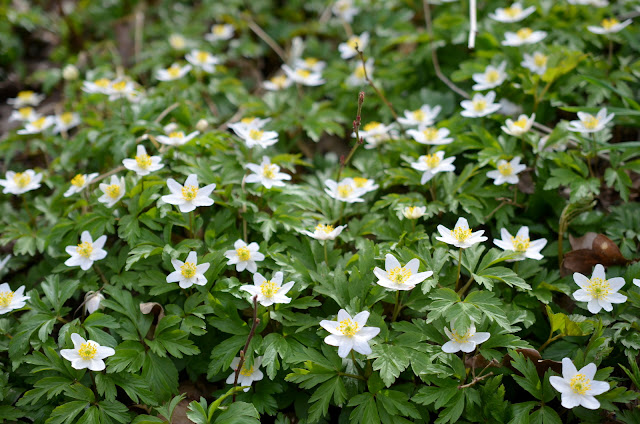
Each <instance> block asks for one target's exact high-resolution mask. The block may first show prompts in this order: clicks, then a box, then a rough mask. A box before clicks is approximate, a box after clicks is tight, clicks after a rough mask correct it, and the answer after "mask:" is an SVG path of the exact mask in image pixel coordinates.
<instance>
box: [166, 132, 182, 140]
mask: <svg viewBox="0 0 640 424" xmlns="http://www.w3.org/2000/svg"><path fill="white" fill-rule="evenodd" d="M169 138H179V139H183V138H184V133H183V132H182V131H172V132H170V133H169Z"/></svg>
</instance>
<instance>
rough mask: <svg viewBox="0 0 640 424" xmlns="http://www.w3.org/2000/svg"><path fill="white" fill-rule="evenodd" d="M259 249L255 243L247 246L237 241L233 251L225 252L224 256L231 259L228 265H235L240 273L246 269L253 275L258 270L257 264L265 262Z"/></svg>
mask: <svg viewBox="0 0 640 424" xmlns="http://www.w3.org/2000/svg"><path fill="white" fill-rule="evenodd" d="M259 249H260V246H259V245H258V243H256V242H255V241H254V242H253V243H249V244H247V243H245V242H244V241H243V240H236V242H235V243H234V244H233V250H227V251H226V252H224V256H225V257H226V258H227V259H229V262H227V265H235V266H236V271H238V272H240V271H244V270H245V269H246V270H247V271H249V272H250V273H252V274H253V273H254V272H256V271H257V270H258V265H256V262H261V261H263V260H264V255H263V254H262V253H260V252H259V251H258V250H259Z"/></svg>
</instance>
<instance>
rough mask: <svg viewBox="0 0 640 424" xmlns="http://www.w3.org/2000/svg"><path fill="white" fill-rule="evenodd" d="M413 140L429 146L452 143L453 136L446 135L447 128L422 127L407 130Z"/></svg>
mask: <svg viewBox="0 0 640 424" xmlns="http://www.w3.org/2000/svg"><path fill="white" fill-rule="evenodd" d="M407 134H408V135H410V136H411V137H412V138H413V139H414V140H415V141H417V142H418V143H420V144H426V145H429V146H440V145H443V144H449V143H453V138H451V137H447V136H448V135H449V134H450V131H449V130H448V129H447V128H436V127H423V128H419V129H417V130H407Z"/></svg>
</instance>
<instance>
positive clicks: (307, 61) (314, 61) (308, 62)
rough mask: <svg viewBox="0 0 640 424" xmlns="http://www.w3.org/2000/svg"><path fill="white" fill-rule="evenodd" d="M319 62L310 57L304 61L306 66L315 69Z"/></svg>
mask: <svg viewBox="0 0 640 424" xmlns="http://www.w3.org/2000/svg"><path fill="white" fill-rule="evenodd" d="M318 62H320V61H319V60H318V59H316V58H315V57H308V58H306V59H305V60H304V63H305V65H307V66H310V67H313V66H314V65H316V64H317V63H318Z"/></svg>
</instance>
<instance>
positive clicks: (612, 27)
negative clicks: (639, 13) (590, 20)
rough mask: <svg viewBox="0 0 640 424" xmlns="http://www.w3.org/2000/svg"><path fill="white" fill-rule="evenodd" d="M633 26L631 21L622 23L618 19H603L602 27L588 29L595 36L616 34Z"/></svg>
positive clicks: (589, 27)
mask: <svg viewBox="0 0 640 424" xmlns="http://www.w3.org/2000/svg"><path fill="white" fill-rule="evenodd" d="M628 25H631V19H627V20H626V21H623V22H620V21H618V20H617V19H616V18H610V19H603V20H602V22H601V23H600V26H591V25H590V26H588V27H587V29H588V30H589V31H591V32H593V33H594V34H615V33H616V32H620V31H622V30H623V29H624V28H626V27H627V26H628Z"/></svg>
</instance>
